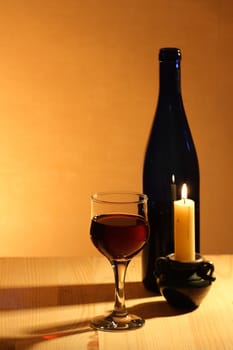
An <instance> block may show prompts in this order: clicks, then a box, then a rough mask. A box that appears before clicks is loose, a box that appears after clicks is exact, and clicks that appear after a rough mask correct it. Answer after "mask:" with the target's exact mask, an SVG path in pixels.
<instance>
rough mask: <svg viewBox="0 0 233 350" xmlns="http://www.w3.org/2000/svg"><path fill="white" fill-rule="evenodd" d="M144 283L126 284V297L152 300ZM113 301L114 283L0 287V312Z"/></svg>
mask: <svg viewBox="0 0 233 350" xmlns="http://www.w3.org/2000/svg"><path fill="white" fill-rule="evenodd" d="M152 296H154V294H152V293H150V292H148V291H147V290H146V289H145V288H144V286H143V284H142V283H141V282H128V283H126V298H127V299H139V298H146V297H152ZM113 300H114V285H113V284H112V283H102V284H81V285H66V286H39V287H38V286H36V287H31V286H30V287H25V286H24V287H11V288H0V311H2V310H23V309H31V308H43V307H55V306H66V305H67V306H68V305H85V304H90V303H103V302H111V301H113Z"/></svg>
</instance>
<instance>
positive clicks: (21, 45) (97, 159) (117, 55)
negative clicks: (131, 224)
mask: <svg viewBox="0 0 233 350" xmlns="http://www.w3.org/2000/svg"><path fill="white" fill-rule="evenodd" d="M232 34H233V2H232V1H231V0H204V1H203V0H177V1H170V0H157V1H156V0H138V1H137V0H129V1H127V0H126V1H125V0H115V1H111V0H100V1H96V0H81V1H80V0H63V1H62V0H56V1H55V0H37V1H36V0H21V1H18V0H8V1H1V2H0V237H1V240H0V255H86V254H98V253H97V252H96V251H95V249H94V248H93V247H92V245H91V243H90V241H89V233H88V227H89V213H90V212H89V196H90V194H91V193H92V192H93V191H98V190H112V189H114V190H118V189H122V190H126V189H129V190H136V191H141V177H142V176H141V174H142V164H143V155H144V150H145V146H146V141H147V137H148V134H149V130H150V126H151V123H152V119H153V114H154V110H155V106H156V100H157V94H158V61H157V53H158V50H159V48H160V47H163V46H178V47H180V48H181V49H182V52H183V61H182V86H183V98H184V103H185V107H186V112H187V115H188V119H189V123H190V127H191V129H192V134H193V137H194V140H195V143H196V148H197V151H198V154H199V161H200V168H201V229H202V230H201V235H202V236H201V243H202V245H201V246H202V252H203V253H215V252H219V253H220V252H221V253H224V252H225V253H227V252H231V253H232V252H233V239H232V236H233V225H232V221H233V211H232V206H233V205H232V201H233V184H232V182H233V164H232V163H233V162H232V149H233V141H232V139H233V133H232V129H233V115H232V110H233V109H232V102H233V71H232V67H233V66H232V62H233V44H232V39H233V37H232Z"/></svg>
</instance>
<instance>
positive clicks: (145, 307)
mask: <svg viewBox="0 0 233 350" xmlns="http://www.w3.org/2000/svg"><path fill="white" fill-rule="evenodd" d="M128 311H129V312H130V313H134V314H138V315H140V316H141V317H143V318H144V319H145V320H149V319H152V318H156V317H168V316H177V315H180V314H183V313H184V312H182V311H179V310H176V309H174V308H172V307H171V306H170V305H169V304H167V302H166V301H165V300H164V301H160V300H157V301H156V300H154V301H149V302H146V303H139V304H136V305H134V306H132V307H130V308H128ZM89 324H90V319H86V320H81V321H79V320H73V321H70V322H66V323H60V324H48V325H45V326H44V327H37V328H36V327H33V328H31V329H28V330H25V333H27V335H26V336H25V337H19V338H0V350H29V349H30V348H31V347H32V346H33V345H36V344H38V343H42V342H47V341H51V340H54V339H57V338H64V337H67V336H70V335H77V334H81V333H87V332H90V336H89V338H88V339H89V341H88V343H87V350H88V349H90V350H95V349H96V350H98V349H99V346H98V334H97V332H96V331H94V330H93V329H92V328H91V327H90V326H89ZM95 343H96V345H95ZM88 344H89V345H90V347H89V346H88ZM93 344H94V345H93ZM64 350H66V349H64ZM67 350H68V349H67Z"/></svg>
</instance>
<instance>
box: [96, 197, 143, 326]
mask: <svg viewBox="0 0 233 350" xmlns="http://www.w3.org/2000/svg"><path fill="white" fill-rule="evenodd" d="M90 234H91V240H92V242H93V244H94V245H95V247H96V248H97V249H98V250H99V251H100V253H102V254H103V255H104V256H105V257H106V258H107V259H108V260H109V261H110V263H111V265H112V268H113V271H114V276H115V304H114V309H113V311H112V312H111V313H110V314H109V315H107V316H97V317H95V318H94V319H93V320H92V322H91V327H92V328H94V329H98V330H104V331H115V330H129V329H137V328H139V327H142V326H143V324H144V323H145V321H144V320H143V319H142V318H141V317H139V316H136V315H131V314H129V313H128V311H127V308H126V306H125V290H124V283H125V275H126V270H127V267H128V264H129V262H130V260H131V259H132V258H133V257H134V256H135V255H136V254H138V253H139V252H140V251H141V250H142V248H143V247H144V245H145V243H146V242H147V239H148V236H149V226H148V221H147V196H146V195H145V194H140V193H130V192H127V193H126V192H116V193H107V192H105V193H104V192H102V193H96V194H94V195H92V197H91V227H90Z"/></svg>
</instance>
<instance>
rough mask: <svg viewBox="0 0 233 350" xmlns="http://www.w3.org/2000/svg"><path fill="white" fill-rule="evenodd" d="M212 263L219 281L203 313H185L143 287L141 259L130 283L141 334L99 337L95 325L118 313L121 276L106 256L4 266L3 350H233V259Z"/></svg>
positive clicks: (0, 266)
mask: <svg viewBox="0 0 233 350" xmlns="http://www.w3.org/2000/svg"><path fill="white" fill-rule="evenodd" d="M206 258H208V259H210V260H212V261H213V263H214V265H215V276H216V281H215V282H214V283H213V284H212V287H211V289H210V291H209V294H208V295H207V297H206V298H205V299H204V301H203V302H202V304H201V305H200V307H199V308H197V309H196V310H195V311H192V312H188V313H181V312H180V311H178V310H176V309H174V308H172V307H171V306H169V305H168V304H167V302H166V301H165V300H164V298H163V297H162V296H157V295H153V294H151V293H149V292H147V291H146V290H145V289H144V288H143V285H142V283H141V260H140V256H138V257H136V258H134V259H133V260H132V261H131V263H130V265H129V268H128V272H127V277H126V298H127V306H128V308H129V309H130V311H133V312H134V313H138V314H140V315H141V316H143V317H144V318H145V320H146V323H145V326H144V327H143V328H141V329H139V330H136V331H128V332H127V331H126V332H117V333H113V332H97V331H94V330H92V329H91V328H90V327H89V321H90V319H91V318H92V317H93V316H95V315H98V314H102V313H105V312H107V311H109V310H111V309H112V307H113V300H114V285H113V272H112V268H111V266H110V264H109V262H108V261H107V260H106V259H105V258H104V257H102V256H100V257H89V258H1V259H0V350H26V349H27V350H29V349H30V350H31V349H33V350H34V349H41V350H44V349H51V350H53V349H54V350H55V349H56V350H57V349H59V350H84V349H85V350H103V349H104V350H114V349H120V350H129V349H130V350H152V349H153V350H156V349H159V350H163V349H165V350H169V349H171V350H174V349H176V350H193V349H197V350H210V349H214V350H224V349H227V350H228V349H229V350H232V349H233V272H232V271H233V255H212V256H206Z"/></svg>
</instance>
